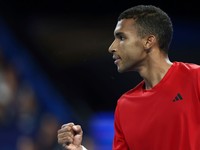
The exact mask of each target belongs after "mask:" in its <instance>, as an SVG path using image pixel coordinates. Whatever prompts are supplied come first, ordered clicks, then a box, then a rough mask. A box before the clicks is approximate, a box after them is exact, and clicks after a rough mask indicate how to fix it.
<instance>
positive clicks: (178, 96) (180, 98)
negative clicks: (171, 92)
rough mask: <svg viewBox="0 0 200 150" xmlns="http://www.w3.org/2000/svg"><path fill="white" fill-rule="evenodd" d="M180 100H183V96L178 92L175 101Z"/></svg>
mask: <svg viewBox="0 0 200 150" xmlns="http://www.w3.org/2000/svg"><path fill="white" fill-rule="evenodd" d="M180 100H183V97H182V96H181V94H180V93H178V94H177V95H176V97H175V98H174V99H173V102H176V101H180Z"/></svg>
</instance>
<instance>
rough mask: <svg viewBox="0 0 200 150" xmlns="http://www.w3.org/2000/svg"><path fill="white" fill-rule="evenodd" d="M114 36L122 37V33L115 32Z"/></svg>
mask: <svg viewBox="0 0 200 150" xmlns="http://www.w3.org/2000/svg"><path fill="white" fill-rule="evenodd" d="M114 35H115V36H116V37H118V36H122V35H124V33H123V32H115V33H114Z"/></svg>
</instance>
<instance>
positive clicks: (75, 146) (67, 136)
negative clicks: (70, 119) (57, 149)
mask: <svg viewBox="0 0 200 150" xmlns="http://www.w3.org/2000/svg"><path fill="white" fill-rule="evenodd" d="M57 138H58V143H59V144H61V145H62V146H63V147H64V148H65V149H66V150H82V145H81V143H82V138H83V130H82V129H81V126H80V125H75V124H74V123H67V124H64V125H62V127H61V129H59V130H58V135H57Z"/></svg>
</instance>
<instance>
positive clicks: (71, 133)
mask: <svg viewBox="0 0 200 150" xmlns="http://www.w3.org/2000/svg"><path fill="white" fill-rule="evenodd" d="M134 24H135V21H134V20H133V19H122V20H120V21H118V22H117V25H116V28H115V30H114V37H115V39H114V41H113V42H112V44H111V45H110V47H109V49H108V51H109V53H111V54H112V55H113V59H114V63H115V65H116V66H117V70H118V72H120V73H123V72H127V71H136V72H138V73H139V74H140V76H141V77H142V78H143V79H144V81H145V89H146V90H148V89H151V88H153V87H154V86H155V85H156V84H157V83H159V82H160V80H161V79H162V78H163V77H164V75H165V74H166V72H167V71H168V69H169V68H170V66H171V65H172V63H171V62H170V60H169V58H168V55H167V54H166V53H165V52H163V51H162V50H160V49H159V46H158V43H157V39H156V37H155V36H154V35H147V36H145V37H140V36H138V34H137V30H136V28H135V26H134ZM82 136H83V131H82V129H81V127H80V126H79V125H74V124H73V123H68V124H65V125H63V126H62V128H61V129H60V130H59V131H58V143H60V144H62V145H63V144H66V143H68V144H67V145H64V147H65V149H67V150H82V149H81V142H82Z"/></svg>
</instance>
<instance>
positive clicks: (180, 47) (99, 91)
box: [0, 0, 200, 150]
mask: <svg viewBox="0 0 200 150" xmlns="http://www.w3.org/2000/svg"><path fill="white" fill-rule="evenodd" d="M137 4H153V5H156V6H158V7H160V8H161V9H163V10H164V11H166V12H167V13H168V14H169V16H170V17H171V19H172V21H173V24H174V37H173V41H172V45H171V47H170V53H169V56H170V58H171V61H187V62H193V63H198V64H200V60H199V56H200V50H199V47H198V46H199V45H198V42H199V41H198V38H199V35H200V30H199V27H200V15H199V8H198V5H197V2H194V1H187V2H183V1H180V0H179V1H169V0H168V1H161V0H158V1H156V0H154V1H150V0H149V1H141V0H140V1H131V0H123V1H118V0H115V1H114V0H110V1H106V0H96V1H87V0H85V1H61V0H57V1H14V0H7V1H3V0H1V1H0V149H1V150H59V149H62V147H61V146H60V145H58V144H57V130H58V129H59V128H60V127H61V125H62V124H64V123H68V122H74V123H75V124H81V125H82V128H83V130H84V141H83V143H84V145H85V146H86V147H87V148H88V149H89V150H111V146H112V138H113V114H114V109H115V106H116V102H117V99H118V98H119V96H120V95H121V94H122V93H124V92H125V91H127V90H129V89H130V88H133V87H134V86H135V85H136V84H137V83H139V82H140V81H141V78H140V76H139V75H138V74H137V73H134V72H131V73H124V74H119V73H118V72H117V69H116V66H115V65H114V63H113V60H112V56H111V55H110V54H109V53H108V51H107V50H108V47H109V46H110V44H111V42H112V41H113V39H114V38H113V31H114V28H115V25H116V23H117V17H118V15H119V13H121V12H122V11H123V10H125V9H127V8H129V7H131V6H134V5H137Z"/></svg>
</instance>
